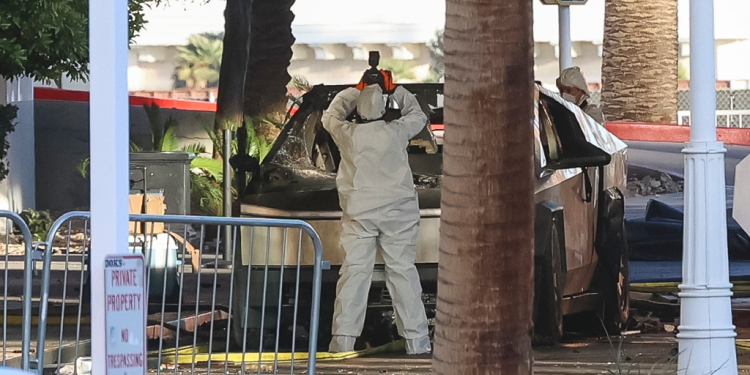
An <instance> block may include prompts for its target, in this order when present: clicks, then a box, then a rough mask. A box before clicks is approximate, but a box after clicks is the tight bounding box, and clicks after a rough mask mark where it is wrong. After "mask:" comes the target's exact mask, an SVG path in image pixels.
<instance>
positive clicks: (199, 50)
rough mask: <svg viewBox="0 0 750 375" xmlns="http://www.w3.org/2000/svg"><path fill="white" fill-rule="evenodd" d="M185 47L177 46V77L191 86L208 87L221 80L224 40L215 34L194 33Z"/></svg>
mask: <svg viewBox="0 0 750 375" xmlns="http://www.w3.org/2000/svg"><path fill="white" fill-rule="evenodd" d="M188 41H189V43H188V45H187V46H185V47H182V46H180V47H177V50H178V51H179V52H180V53H179V54H178V55H177V61H178V64H179V65H178V66H177V72H176V74H177V79H179V80H181V81H184V82H185V85H186V86H187V87H189V88H206V87H210V86H215V85H216V84H217V83H218V82H219V71H220V69H221V55H222V53H223V46H224V44H223V42H222V40H221V39H220V37H219V36H215V35H206V34H202V35H193V36H191V37H190V38H189V39H188Z"/></svg>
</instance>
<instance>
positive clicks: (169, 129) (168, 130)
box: [157, 117, 178, 152]
mask: <svg viewBox="0 0 750 375" xmlns="http://www.w3.org/2000/svg"><path fill="white" fill-rule="evenodd" d="M177 125H178V123H177V120H175V119H174V118H172V117H170V118H168V119H167V121H166V122H165V123H164V135H163V136H162V141H161V148H160V149H157V150H159V151H162V152H169V151H175V150H177V136H176V135H175V132H176V131H177Z"/></svg>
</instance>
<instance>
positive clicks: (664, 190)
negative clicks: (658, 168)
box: [627, 172, 684, 197]
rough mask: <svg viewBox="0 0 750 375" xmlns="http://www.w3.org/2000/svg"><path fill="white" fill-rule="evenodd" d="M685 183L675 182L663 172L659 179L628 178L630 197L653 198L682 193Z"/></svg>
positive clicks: (648, 177)
mask: <svg viewBox="0 0 750 375" xmlns="http://www.w3.org/2000/svg"><path fill="white" fill-rule="evenodd" d="M683 188H684V181H683V180H681V179H678V180H675V179H674V178H672V176H670V175H668V174H666V173H663V172H661V173H660V174H659V176H658V177H655V176H654V175H646V176H644V177H642V178H641V177H640V176H635V177H633V176H628V185H627V192H628V196H631V197H632V196H636V195H640V196H652V195H661V194H674V193H680V192H682V190H683Z"/></svg>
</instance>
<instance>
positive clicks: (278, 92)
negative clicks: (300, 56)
mask: <svg viewBox="0 0 750 375" xmlns="http://www.w3.org/2000/svg"><path fill="white" fill-rule="evenodd" d="M292 4H294V0H255V3H254V4H253V25H252V41H251V42H250V55H249V59H248V62H247V80H246V82H245V114H246V115H247V116H249V117H255V116H258V115H264V114H267V113H270V112H274V111H284V110H285V109H286V100H287V99H286V92H287V88H286V87H287V84H289V81H290V80H291V78H292V77H291V76H290V75H289V73H288V72H287V68H289V64H290V62H291V61H292V45H293V44H294V40H295V39H294V36H293V35H292V21H293V20H294V13H292V9H291V8H292Z"/></svg>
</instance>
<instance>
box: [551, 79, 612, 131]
mask: <svg viewBox="0 0 750 375" xmlns="http://www.w3.org/2000/svg"><path fill="white" fill-rule="evenodd" d="M556 83H557V88H558V89H559V90H560V93H561V94H562V97H563V99H565V100H567V101H569V102H572V103H573V104H575V105H577V106H579V107H580V108H581V109H582V110H583V111H584V112H586V114H587V115H589V116H591V118H593V119H594V120H596V122H598V123H600V124H604V114H603V113H602V110H601V109H600V108H599V107H598V106H596V105H594V104H591V103H589V101H588V99H589V98H590V97H591V94H590V93H589V88H588V85H587V84H586V78H584V77H583V73H581V68H579V67H577V66H573V67H570V68H567V69H565V70H563V71H562V73H560V77H559V78H558V79H557V82H556Z"/></svg>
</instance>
